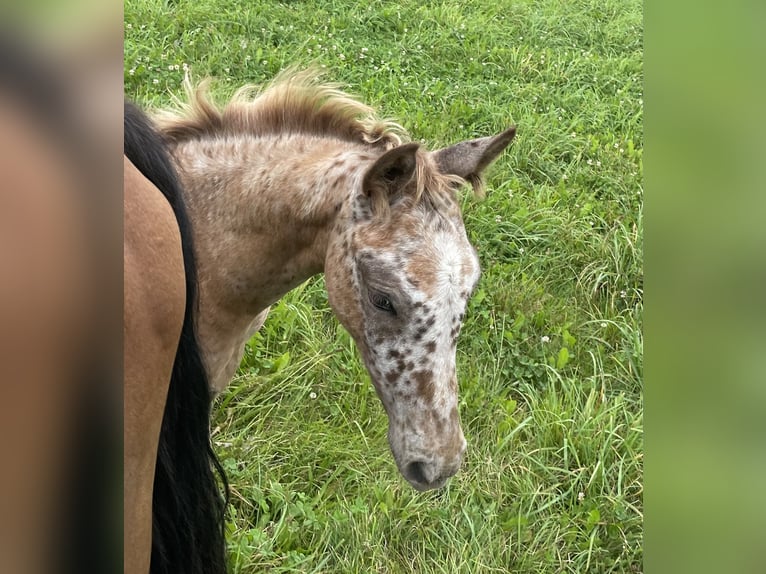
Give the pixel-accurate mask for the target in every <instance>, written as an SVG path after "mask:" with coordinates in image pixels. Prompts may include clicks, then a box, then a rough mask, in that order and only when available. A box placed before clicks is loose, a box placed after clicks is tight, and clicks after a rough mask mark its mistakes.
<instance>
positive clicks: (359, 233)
mask: <svg viewBox="0 0 766 574" xmlns="http://www.w3.org/2000/svg"><path fill="white" fill-rule="evenodd" d="M209 85H210V84H209V81H207V80H203V81H202V82H201V83H199V84H198V85H197V86H193V85H192V83H191V81H190V79H189V78H188V77H187V78H186V79H185V82H184V89H185V94H186V101H180V100H177V102H176V104H177V105H176V106H175V108H173V109H165V110H157V111H155V112H154V113H152V114H151V119H152V122H153V127H154V128H156V131H157V132H158V134H159V137H158V138H157V139H158V140H160V143H161V144H162V145H163V146H164V150H165V151H166V152H167V155H168V156H169V158H170V162H169V163H171V164H172V165H171V166H167V163H168V162H165V161H164V160H163V162H162V163H163V165H165V166H166V171H169V172H172V173H174V175H175V176H177V182H178V183H179V184H180V185H179V187H178V190H177V193H173V194H171V196H172V197H173V198H175V199H177V200H178V201H177V203H178V205H180V206H182V208H181V209H178V210H176V216H178V214H179V213H181V212H183V213H184V214H185V215H188V221H186V220H185V224H186V225H185V226H186V230H187V231H188V233H186V234H185V233H184V230H183V229H182V233H181V235H182V239H181V243H182V245H186V242H187V241H188V242H189V245H193V249H187V250H186V251H185V252H184V258H183V260H184V263H185V264H187V265H188V264H191V265H193V266H194V269H193V270H192V271H191V272H190V271H189V269H187V271H186V279H187V300H186V310H187V315H186V316H185V319H184V329H187V327H188V329H187V335H188V336H189V337H190V338H193V339H194V341H195V343H196V344H195V345H193V348H194V351H195V352H198V353H196V354H195V357H196V358H198V359H199V361H198V362H195V366H194V369H186V370H183V369H180V370H179V372H178V373H177V372H176V370H175V367H174V370H173V377H172V378H171V382H170V395H169V397H168V401H167V405H166V406H165V413H164V420H163V423H162V428H161V432H160V436H159V451H158V456H157V459H156V460H157V468H158V471H159V469H160V466H161V464H162V465H166V466H168V467H170V468H173V466H174V465H175V464H179V462H178V461H179V460H180V459H181V458H182V457H191V456H195V457H196V459H195V460H196V461H197V463H198V465H197V471H200V472H202V471H203V469H202V467H203V466H207V471H208V473H207V474H204V473H203V475H204V476H203V475H201V478H200V479H199V480H195V481H193V482H192V481H184V480H177V477H176V476H174V474H173V473H172V472H169V473H167V474H166V475H165V476H163V477H160V476H159V474H158V476H157V477H155V479H154V497H153V503H152V509H151V513H149V512H148V511H147V510H146V508H147V499H148V497H147V496H146V493H145V490H144V491H143V496H142V498H141V501H140V502H141V504H142V506H143V508H144V510H143V511H142V512H143V514H142V517H143V518H142V521H143V522H142V524H143V525H144V530H143V531H142V532H143V534H142V538H141V540H140V542H141V544H142V546H141V548H137V551H138V552H141V551H142V549H145V547H146V544H147V541H146V540H147V534H146V531H147V530H146V526H145V525H146V524H147V523H148V520H147V519H146V516H147V515H148V514H152V515H155V517H154V521H155V527H154V530H153V536H161V537H162V538H163V539H164V540H165V542H161V543H160V546H164V547H165V551H164V553H163V552H161V551H159V550H155V545H156V543H155V541H154V539H153V540H152V552H151V555H152V558H151V568H152V572H155V559H156V560H157V564H158V565H159V564H160V560H164V557H165V556H166V555H170V554H172V553H173V552H174V553H175V555H174V556H175V558H178V559H182V558H183V559H184V560H185V562H184V564H185V565H186V567H185V568H179V567H177V566H174V565H173V564H172V560H173V559H175V558H174V557H172V556H171V558H169V559H168V560H164V562H163V563H162V564H163V566H162V567H161V569H160V566H158V569H157V570H156V571H168V572H170V571H175V572H182V571H183V572H191V571H194V572H203V571H204V572H219V571H221V570H220V568H224V569H225V565H224V566H221V564H220V560H219V558H220V555H221V548H222V546H223V542H222V536H219V534H221V532H220V530H219V528H216V527H215V525H216V524H218V525H219V526H220V524H222V522H223V519H222V513H221V506H220V504H219V503H220V496H219V494H220V493H218V492H217V491H216V490H215V480H214V476H213V475H212V473H210V472H209V471H210V469H211V468H218V469H219V470H220V466H219V465H217V463H216V460H215V455H214V454H213V453H212V451H211V450H210V449H209V432H208V431H209V426H208V425H209V418H208V415H209V409H210V401H211V400H213V398H214V397H215V396H216V395H218V394H220V393H221V392H223V391H224V389H225V388H226V386H227V384H228V383H229V381H230V380H231V378H232V377H233V375H234V374H235V372H236V370H237V368H238V366H239V364H240V361H241V359H242V356H243V354H244V348H245V344H246V343H247V342H248V341H249V340H250V339H251V337H252V336H253V335H254V334H255V332H256V331H257V330H258V329H259V328H260V327H261V326H262V325H263V322H264V321H265V319H266V316H267V314H268V311H269V308H270V307H271V305H273V304H274V303H275V302H276V301H278V300H279V299H280V298H281V297H282V296H283V295H284V294H286V293H287V292H288V291H290V290H291V289H293V288H294V287H296V286H298V285H300V284H301V283H303V282H304V281H306V280H308V279H309V278H310V277H312V276H314V275H317V274H319V273H324V277H325V284H326V288H327V293H328V301H329V304H330V307H331V308H332V310H333V312H334V314H335V316H336V317H337V319H338V320H339V322H340V323H341V325H343V327H344V328H345V329H346V330H347V331H348V332H349V333H350V335H351V336H352V338H353V339H354V341H355V344H356V346H357V349H358V350H359V353H360V355H361V358H362V360H363V362H364V364H365V366H366V369H367V371H368V373H369V375H370V379H371V381H372V384H373V387H374V389H375V391H376V394H377V396H378V397H379V399H380V400H381V403H382V405H383V408H384V411H385V412H386V415H387V417H388V421H389V428H388V440H389V446H390V450H391V452H392V455H393V458H394V462H395V464H396V466H397V468H398V470H399V471H400V473H401V475H402V476H403V477H404V479H405V480H406V481H407V482H408V483H409V484H410V485H411V486H412V487H413V488H415V489H416V490H419V491H425V490H430V489H437V488H441V487H443V486H444V485H445V484H446V482H447V481H448V479H449V478H450V477H452V476H453V475H454V474H455V473H456V472H457V471H458V469H459V467H460V465H461V462H462V459H463V455H464V452H465V450H466V447H467V442H466V439H465V437H464V435H463V431H462V428H461V424H460V416H459V413H458V409H457V405H458V402H457V389H458V385H457V374H456V367H455V354H456V346H457V340H458V334H459V332H460V328H461V324H462V321H463V318H464V314H465V309H466V305H467V301H468V299H469V297H470V295H471V293H472V292H473V291H474V289H475V287H476V285H477V283H478V280H479V277H480V265H479V259H478V255H477V252H476V250H475V249H474V247H473V246H472V245H471V244H470V242H469V241H468V238H467V235H466V231H465V228H464V225H463V221H462V215H461V211H460V206H459V198H458V191H459V189H460V188H461V187H462V186H463V185H465V184H466V183H468V184H470V185H471V187H472V188H473V190H474V192H475V193H476V194H477V195H481V194H482V193H483V187H484V183H483V177H482V176H483V173H484V171H485V169H486V168H487V167H488V166H489V165H490V164H491V163H492V162H494V161H495V160H496V159H497V158H498V157H499V155H500V154H501V153H502V152H503V151H504V150H505V149H506V147H507V146H508V145H509V144H510V143H511V141H512V140H513V138H514V136H515V134H516V127H515V126H511V127H509V128H507V129H505V130H503V131H502V132H500V133H498V134H496V135H493V136H488V137H481V138H477V139H472V140H468V141H463V142H460V143H457V144H454V145H451V146H449V147H445V148H441V149H437V150H434V151H428V150H426V149H425V148H424V147H423V146H422V145H421V144H419V143H416V142H412V141H409V136H408V134H407V132H406V131H405V130H404V128H402V127H401V126H400V125H399V124H397V123H394V122H392V121H386V120H382V119H380V118H379V117H378V116H377V115H376V114H375V112H374V110H373V109H372V108H371V107H369V106H367V105H365V104H363V103H362V102H360V101H359V100H358V99H356V98H353V97H352V96H350V95H349V94H347V93H345V92H343V91H342V90H341V89H340V87H339V86H338V85H336V84H331V83H325V82H322V81H321V78H320V75H319V74H316V73H315V72H314V71H313V70H304V71H295V70H293V69H288V70H286V71H285V72H283V73H281V74H279V75H278V76H277V77H276V78H275V79H274V80H273V81H272V82H270V83H269V84H268V85H266V86H265V87H264V88H262V89H261V88H258V87H256V86H245V87H243V88H241V89H240V90H238V91H237V92H236V93H235V94H234V96H233V97H232V98H231V99H230V101H229V102H228V103H227V104H226V105H225V106H223V107H219V106H217V105H216V104H215V103H214V102H213V101H212V99H211V98H210V96H209ZM126 130H127V124H126ZM165 159H167V158H165ZM139 170H140V171H141V172H142V173H144V174H146V173H147V169H146V168H141V167H140V166H139ZM149 179H151V178H149ZM154 184H155V186H156V187H158V188H160V189H162V186H161V185H159V184H157V183H156V182H155V183H154ZM126 200H127V199H126ZM165 211H167V210H165ZM165 218H166V220H168V221H169V217H168V214H167V213H166V214H165ZM181 227H182V228H183V227H184V225H181ZM176 240H177V238H176ZM176 242H177V241H176ZM168 245H170V243H168ZM176 258H177V253H176ZM174 269H175V267H174ZM158 271H161V269H160V270H158ZM174 273H175V274H176V276H178V270H177V269H176V270H175V271H174ZM190 280H191V282H192V283H193V284H194V285H197V286H198V287H199V289H198V293H196V296H197V297H198V304H197V305H195V300H191V302H190V299H189V297H193V296H194V295H192V294H190V292H189V285H190V283H189V281H190ZM176 290H178V287H177V286H176ZM126 312H128V310H127V309H126ZM187 320H188V322H187ZM175 325H176V327H177V317H176V323H175ZM182 344H183V336H182ZM180 352H181V348H180V347H179V353H180ZM187 352H188V350H187ZM169 356H170V355H169V354H168V355H166V357H165V359H164V363H163V364H164V365H165V366H164V369H165V370H164V372H167V365H168V362H169V358H168V357H169ZM126 361H127V359H126ZM176 363H178V357H176ZM176 374H177V375H178V383H179V388H178V390H177V391H175V392H176V394H174V383H175V382H176V379H175V377H176ZM184 376H186V377H191V378H193V379H195V380H194V382H193V384H190V385H189V386H190V387H192V386H193V387H194V392H201V389H200V388H199V387H200V386H201V384H202V381H203V380H204V381H205V382H206V384H209V388H207V389H205V390H206V391H209V393H208V394H201V395H199V396H197V397H196V398H195V399H191V398H184V397H183V396H182V395H183V394H184V393H186V392H191V391H189V390H188V389H187V388H186V383H185V382H184V383H181V381H183V378H184ZM147 384H150V383H149V382H148V378H147V380H143V381H140V382H139V385H138V386H141V385H147ZM181 384H183V387H181ZM155 390H156V389H155ZM156 391H157V392H153V393H151V397H152V398H151V400H154V401H157V403H154V405H153V407H152V408H153V414H152V416H151V417H149V415H148V414H147V417H148V418H152V420H154V425H153V426H151V427H149V426H147V425H146V424H145V423H144V422H142V421H139V420H138V419H136V421H135V423H133V425H132V428H131V429H130V432H139V433H141V432H147V433H148V432H151V433H152V436H151V437H149V438H150V439H151V441H154V440H155V436H156V427H157V422H156V421H157V412H159V411H160V410H161V409H160V408H159V407H158V406H157V404H158V403H159V402H160V401H161V395H162V392H161V390H156ZM127 392H128V390H127V386H126V393H127ZM128 402H129V401H128V400H127V399H126V404H127V403H128ZM130 403H133V401H130ZM192 403H194V404H195V405H196V406H197V410H195V411H194V417H193V420H192V417H188V419H184V417H183V416H179V415H178V414H170V415H169V412H168V409H171V410H172V409H173V408H180V407H178V405H181V404H192ZM173 405H175V407H174V406H173ZM179 423H182V424H184V425H185V427H186V428H187V431H188V432H189V433H191V431H192V428H191V427H192V425H197V426H196V427H195V428H194V429H193V430H194V431H195V432H197V433H198V434H197V435H195V439H194V441H193V445H192V444H191V442H192V441H188V442H189V444H187V445H186V446H184V450H183V451H181V450H179V447H178V445H175V446H176V448H175V449H173V448H170V444H171V443H170V441H166V440H165V438H164V434H165V433H168V434H170V433H173V425H175V424H179ZM125 432H126V441H127V440H128V436H127V433H128V432H129V429H128V428H127V422H126V431H125ZM181 435H182V436H183V437H186V434H185V433H181ZM148 441H149V439H147V442H148ZM164 445H167V446H168V447H169V448H167V449H165V448H164ZM151 456H152V455H151V452H147V453H146V457H147V458H149V459H150V458H151ZM163 458H164V460H163ZM127 463H128V460H127V459H126V464H127ZM126 472H127V471H126ZM136 472H137V473H138V474H142V473H147V472H149V469H148V468H147V467H146V465H144V466H143V467H141V469H140V470H137V471H136ZM221 475H222V476H223V473H221ZM143 476H145V475H143ZM187 476H193V475H187ZM143 484H144V487H143V488H144V489H146V485H148V484H149V481H148V479H146V478H144V480H143ZM169 486H170V487H172V488H168V487H169ZM159 488H163V489H164V490H162V491H161V493H160V491H159ZM173 489H176V490H173ZM179 489H180V490H179ZM192 490H195V492H192ZM197 490H199V491H204V493H205V494H203V495H201V496H202V497H201V498H197V500H203V499H207V500H208V503H209V504H211V505H212V509H213V511H212V512H211V513H209V514H208V515H207V516H204V517H199V520H203V519H204V521H205V527H204V528H205V529H206V531H207V532H208V533H211V534H212V533H213V532H214V531H215V536H212V537H211V538H202V537H199V536H186V537H185V538H184V536H185V534H183V533H179V532H178V531H179V530H181V529H183V528H186V527H192V526H193V524H192V523H190V522H189V520H190V519H191V517H190V516H183V517H182V520H180V521H174V520H172V519H169V520H167V521H165V522H163V523H162V524H159V523H158V518H157V517H156V514H157V511H158V510H159V509H160V507H162V508H164V509H166V510H167V507H168V505H167V504H165V502H164V501H163V500H162V499H163V498H164V497H165V496H170V497H179V498H180V497H185V498H184V499H185V500H187V501H189V504H191V503H192V502H191V501H193V500H195V496H198V495H199V494H198V492H196V491H197ZM171 506H172V507H173V509H174V510H175V511H178V512H181V511H183V508H182V506H181V505H178V504H176V505H171ZM216 521H218V522H216ZM126 528H127V523H126ZM163 529H167V532H164V531H162V530H163ZM127 536H128V534H127V533H126V540H127ZM192 540H193V541H194V543H193V544H192ZM173 544H177V545H180V544H183V546H181V547H179V546H174V547H173V548H172V551H173V552H170V551H169V549H168V547H169V546H170V545H173ZM211 548H213V550H211ZM176 551H177V552H176ZM143 552H144V555H145V554H146V553H147V552H146V550H143ZM213 559H215V560H213ZM145 562H146V559H145V558H144V559H143V561H142V562H141V564H145ZM137 563H138V562H135V564H137ZM211 564H212V565H211ZM195 565H196V567H197V569H195V570H190V569H188V568H191V567H194V566H195ZM136 571H138V570H136Z"/></svg>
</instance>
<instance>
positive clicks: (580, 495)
mask: <svg viewBox="0 0 766 574" xmlns="http://www.w3.org/2000/svg"><path fill="white" fill-rule="evenodd" d="M583 500H585V493H584V492H578V493H577V502H582V501H583Z"/></svg>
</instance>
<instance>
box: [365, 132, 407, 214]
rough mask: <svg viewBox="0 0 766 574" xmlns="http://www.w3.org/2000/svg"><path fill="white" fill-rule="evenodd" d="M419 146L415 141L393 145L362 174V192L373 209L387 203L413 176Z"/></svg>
mask: <svg viewBox="0 0 766 574" xmlns="http://www.w3.org/2000/svg"><path fill="white" fill-rule="evenodd" d="M419 147H420V144H418V143H416V142H413V143H408V144H404V145H400V146H398V147H395V148H393V149H391V150H389V151H387V152H386V153H384V154H383V155H382V156H380V157H379V158H378V159H377V160H375V163H373V164H372V166H370V168H369V169H368V170H367V173H365V174H364V179H363V180H362V193H363V194H364V195H365V196H367V197H368V198H369V199H370V203H371V204H372V206H373V209H375V206H382V205H383V204H384V203H385V205H388V204H389V203H390V201H391V199H393V198H394V197H395V196H396V195H397V194H398V193H399V192H400V191H401V190H402V189H403V188H404V186H406V185H407V184H408V183H409V182H410V180H412V178H413V177H414V176H415V169H416V168H417V159H416V154H417V152H418V148H419Z"/></svg>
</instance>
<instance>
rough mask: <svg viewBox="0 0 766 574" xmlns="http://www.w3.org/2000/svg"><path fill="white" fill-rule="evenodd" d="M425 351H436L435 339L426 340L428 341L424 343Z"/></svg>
mask: <svg viewBox="0 0 766 574" xmlns="http://www.w3.org/2000/svg"><path fill="white" fill-rule="evenodd" d="M426 351H428V352H429V353H434V352H436V341H428V343H426Z"/></svg>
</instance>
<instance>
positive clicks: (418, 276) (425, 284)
mask: <svg viewBox="0 0 766 574" xmlns="http://www.w3.org/2000/svg"><path fill="white" fill-rule="evenodd" d="M406 272H407V277H408V278H409V280H410V282H413V280H414V281H417V282H418V285H416V286H417V287H418V288H419V289H422V290H423V291H424V292H425V293H426V294H427V295H430V296H433V295H434V294H435V290H436V279H437V277H436V267H435V266H434V261H433V258H432V257H431V256H430V255H429V254H428V253H427V252H424V251H419V252H417V253H415V254H414V255H413V256H412V258H411V259H410V261H409V263H408V264H407V269H406Z"/></svg>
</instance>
